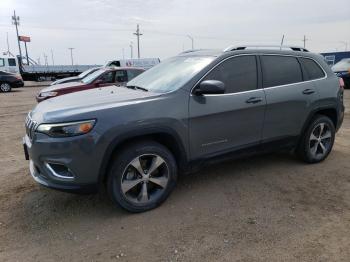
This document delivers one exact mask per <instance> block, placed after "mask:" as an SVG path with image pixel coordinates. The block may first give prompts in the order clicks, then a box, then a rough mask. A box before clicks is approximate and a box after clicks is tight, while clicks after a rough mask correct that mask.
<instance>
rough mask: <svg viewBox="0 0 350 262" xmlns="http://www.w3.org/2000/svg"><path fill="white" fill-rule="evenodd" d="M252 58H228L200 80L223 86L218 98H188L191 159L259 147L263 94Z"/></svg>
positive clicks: (213, 96) (262, 118) (262, 116)
mask: <svg viewBox="0 0 350 262" xmlns="http://www.w3.org/2000/svg"><path fill="white" fill-rule="evenodd" d="M258 79H259V78H258V70H257V61H256V57H255V56H254V55H243V56H235V57H231V58H228V59H227V60H225V61H223V62H222V63H220V64H219V65H218V66H216V67H215V68H214V69H213V70H212V71H211V72H210V73H209V74H207V76H205V77H204V79H203V80H202V81H204V80H219V81H222V82H223V83H224V84H225V93H224V94H220V95H202V96H195V95H191V96H190V104H189V114H190V122H189V125H190V126H189V127H190V131H189V132H190V149H191V157H192V158H194V159H196V158H202V157H206V156H208V157H210V156H213V155H217V154H221V153H226V152H229V151H232V150H235V149H241V148H245V147H249V146H253V145H257V144H259V143H260V140H261V136H262V127H263V122H264V111H265V105H266V101H265V93H264V91H263V90H262V89H259V88H258Z"/></svg>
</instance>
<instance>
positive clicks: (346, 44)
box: [340, 41, 349, 51]
mask: <svg viewBox="0 0 350 262" xmlns="http://www.w3.org/2000/svg"><path fill="white" fill-rule="evenodd" d="M340 43H342V44H343V45H344V46H345V51H348V44H349V43H348V42H345V41H340Z"/></svg>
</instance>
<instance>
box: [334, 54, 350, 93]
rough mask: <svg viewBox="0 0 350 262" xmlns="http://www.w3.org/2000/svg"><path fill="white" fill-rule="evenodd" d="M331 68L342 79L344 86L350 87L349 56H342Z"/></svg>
mask: <svg viewBox="0 0 350 262" xmlns="http://www.w3.org/2000/svg"><path fill="white" fill-rule="evenodd" d="M332 70H333V72H334V73H336V74H337V76H339V77H341V78H342V79H343V80H344V84H345V88H350V58H344V59H342V60H340V61H339V62H338V63H336V64H335V65H334V66H333V67H332Z"/></svg>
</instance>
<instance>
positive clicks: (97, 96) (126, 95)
mask: <svg viewBox="0 0 350 262" xmlns="http://www.w3.org/2000/svg"><path fill="white" fill-rule="evenodd" d="M159 96H161V94H159V93H152V92H145V91H142V90H134V89H129V88H125V87H117V86H108V87H102V88H94V89H90V90H86V91H83V92H76V93H71V94H67V95H63V96H58V97H54V98H50V99H47V100H44V101H43V102H40V103H39V104H38V105H37V106H36V107H35V108H34V109H33V111H32V112H31V113H30V115H31V118H32V119H33V120H35V121H37V122H38V123H40V122H48V123H49V122H57V121H70V120H71V119H70V118H74V117H75V116H77V115H84V114H86V113H87V114H89V113H90V112H94V111H97V110H104V109H108V108H115V107H121V106H127V105H129V104H135V103H144V102H149V101H152V100H154V99H157V97H159Z"/></svg>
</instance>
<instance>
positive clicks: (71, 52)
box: [68, 47, 75, 65]
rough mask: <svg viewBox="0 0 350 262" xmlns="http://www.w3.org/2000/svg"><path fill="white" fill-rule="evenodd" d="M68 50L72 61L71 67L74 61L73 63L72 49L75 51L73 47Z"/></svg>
mask: <svg viewBox="0 0 350 262" xmlns="http://www.w3.org/2000/svg"><path fill="white" fill-rule="evenodd" d="M68 49H69V50H70V59H71V61H72V65H74V61H73V49H75V48H74V47H69V48H68Z"/></svg>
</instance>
